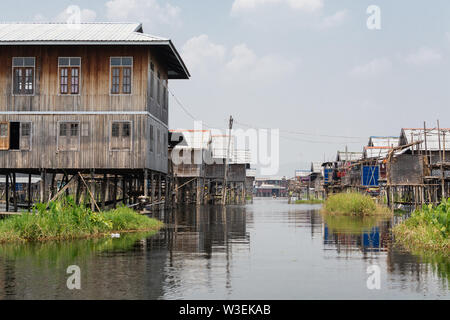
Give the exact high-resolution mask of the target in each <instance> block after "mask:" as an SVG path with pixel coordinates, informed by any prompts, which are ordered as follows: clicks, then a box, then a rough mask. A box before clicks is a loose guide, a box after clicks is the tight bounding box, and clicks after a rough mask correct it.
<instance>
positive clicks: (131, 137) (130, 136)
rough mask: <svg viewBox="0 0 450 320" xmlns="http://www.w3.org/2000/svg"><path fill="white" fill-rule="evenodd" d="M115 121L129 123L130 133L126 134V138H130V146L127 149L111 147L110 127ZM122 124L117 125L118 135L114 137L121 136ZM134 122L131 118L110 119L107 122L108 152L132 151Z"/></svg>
mask: <svg viewBox="0 0 450 320" xmlns="http://www.w3.org/2000/svg"><path fill="white" fill-rule="evenodd" d="M115 123H120V124H124V123H128V124H129V130H130V135H129V136H128V139H130V147H129V148H128V149H113V148H112V138H113V135H112V127H113V124H115ZM122 133H123V125H121V126H120V127H119V133H118V134H119V135H118V137H116V138H123V135H122ZM133 133H134V123H133V121H132V120H111V121H110V122H109V133H108V137H109V152H132V151H133V140H134V134H133Z"/></svg>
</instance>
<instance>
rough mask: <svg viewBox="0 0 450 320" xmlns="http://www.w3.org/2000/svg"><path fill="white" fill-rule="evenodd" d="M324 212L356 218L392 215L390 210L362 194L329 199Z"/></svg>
mask: <svg viewBox="0 0 450 320" xmlns="http://www.w3.org/2000/svg"><path fill="white" fill-rule="evenodd" d="M324 212H325V213H329V214H344V215H356V216H368V215H390V214H391V212H390V210H389V209H388V208H386V207H383V206H381V205H379V204H377V203H376V202H375V201H374V200H373V199H372V197H370V196H369V195H364V194H361V193H356V192H352V193H338V194H333V195H331V196H329V197H328V198H327V200H326V201H325V204H324Z"/></svg>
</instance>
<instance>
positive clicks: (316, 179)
mask: <svg viewBox="0 0 450 320" xmlns="http://www.w3.org/2000/svg"><path fill="white" fill-rule="evenodd" d="M311 187H312V188H313V190H312V191H313V192H314V198H316V199H323V198H324V197H325V190H324V188H323V168H322V163H321V162H312V163H311Z"/></svg>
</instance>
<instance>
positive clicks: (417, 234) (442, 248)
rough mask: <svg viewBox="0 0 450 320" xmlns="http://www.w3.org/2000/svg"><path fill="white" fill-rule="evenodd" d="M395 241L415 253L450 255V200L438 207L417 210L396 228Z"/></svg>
mask: <svg viewBox="0 0 450 320" xmlns="http://www.w3.org/2000/svg"><path fill="white" fill-rule="evenodd" d="M394 235H395V239H396V241H397V242H398V243H400V244H401V245H402V246H403V247H404V248H405V249H407V250H409V251H412V252H414V253H421V252H422V253H424V254H426V253H427V252H430V251H431V252H440V253H444V254H445V255H446V256H449V255H450V239H449V235H450V199H449V200H444V201H442V203H441V204H440V205H438V206H433V205H428V206H423V207H422V209H420V210H416V211H414V212H413V213H412V215H411V217H410V218H409V219H407V220H406V221H405V222H404V223H402V224H399V225H397V226H396V227H395V228H394Z"/></svg>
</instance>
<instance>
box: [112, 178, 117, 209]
mask: <svg viewBox="0 0 450 320" xmlns="http://www.w3.org/2000/svg"><path fill="white" fill-rule="evenodd" d="M113 206H114V209H115V208H117V174H116V175H114V190H113Z"/></svg>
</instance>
